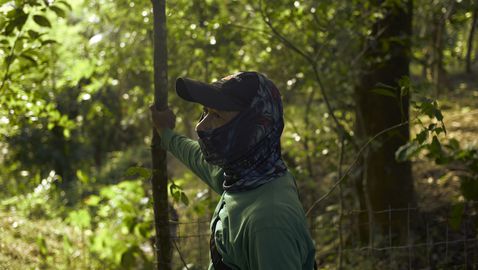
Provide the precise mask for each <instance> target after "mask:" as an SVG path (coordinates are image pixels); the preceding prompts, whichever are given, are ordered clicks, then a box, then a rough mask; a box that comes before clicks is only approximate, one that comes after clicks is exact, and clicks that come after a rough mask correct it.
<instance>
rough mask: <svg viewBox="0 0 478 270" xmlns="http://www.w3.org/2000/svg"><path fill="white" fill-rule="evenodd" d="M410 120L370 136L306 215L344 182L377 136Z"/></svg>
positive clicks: (406, 123)
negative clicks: (340, 175) (346, 167)
mask: <svg viewBox="0 0 478 270" xmlns="http://www.w3.org/2000/svg"><path fill="white" fill-rule="evenodd" d="M408 123H409V121H405V122H402V123H399V124H396V125H393V126H391V127H389V128H386V129H384V130H382V131H380V132H379V133H377V134H375V136H373V137H372V138H370V139H369V140H368V141H367V142H366V143H365V144H364V145H363V146H362V147H361V148H360V150H359V151H358V153H357V155H356V157H355V159H354V161H353V162H352V164H350V166H349V167H348V169H347V171H346V172H345V173H344V175H342V177H340V179H339V180H337V182H335V184H334V185H333V186H332V187H331V188H330V189H329V191H327V193H325V194H324V195H323V196H322V197H320V198H319V199H318V200H316V201H315V202H314V203H313V204H312V206H311V207H310V208H309V210H307V212H306V215H307V216H308V215H309V214H310V212H311V211H312V210H313V209H314V208H315V206H316V205H317V204H318V203H320V202H322V201H323V200H324V199H325V198H327V197H328V196H329V195H330V194H331V193H332V191H334V190H335V188H336V187H337V186H338V185H340V183H342V181H343V180H344V179H345V178H346V177H347V176H348V175H349V174H350V172H351V171H352V169H353V167H354V166H355V164H356V163H357V162H358V161H359V159H360V156H361V155H362V152H363V151H364V150H365V149H366V148H367V147H368V145H369V144H370V143H372V141H374V140H375V139H376V138H378V137H379V136H381V135H383V134H385V133H387V132H389V131H391V130H394V129H396V128H399V127H402V126H404V125H408Z"/></svg>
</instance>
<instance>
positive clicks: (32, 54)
mask: <svg viewBox="0 0 478 270" xmlns="http://www.w3.org/2000/svg"><path fill="white" fill-rule="evenodd" d="M372 2H374V1H359V0H353V1H332V0H324V1H311V0H304V1H289V0H279V1H243V0H233V1H219V0H207V1H198V0H193V1H168V3H167V20H168V24H167V29H168V48H167V49H168V53H169V67H168V69H169V70H168V74H169V86H168V87H169V89H171V91H170V95H169V104H170V105H169V106H170V107H171V108H172V109H173V111H174V112H175V113H176V114H177V117H178V118H177V127H176V130H177V132H179V133H182V134H185V135H187V136H189V137H191V138H194V137H195V136H196V135H195V132H194V126H195V124H196V120H197V119H198V117H199V113H200V110H201V108H199V106H196V105H194V104H191V103H187V102H184V101H183V100H180V99H179V98H178V97H177V96H176V95H175V92H174V90H173V89H174V83H175V78H177V77H180V76H187V77H191V78H195V79H200V80H204V81H208V82H210V81H214V80H216V79H219V78H221V77H222V76H225V75H227V74H230V73H233V72H236V71H239V70H257V71H260V72H263V73H265V74H267V75H268V76H269V77H270V78H271V79H272V80H273V81H274V82H275V83H276V84H277V86H278V88H279V89H280V90H281V94H282V96H283V100H284V105H285V107H284V111H285V120H286V127H285V130H284V133H283V136H282V148H283V156H284V160H285V161H286V163H287V165H288V167H289V168H290V170H292V172H293V173H294V175H295V176H296V178H297V182H298V187H299V190H300V194H301V199H302V202H303V204H304V208H306V210H307V209H309V208H310V207H311V206H312V205H315V204H314V202H316V201H317V199H318V198H319V197H321V196H322V195H323V194H325V193H326V192H327V191H329V190H330V188H331V187H332V186H333V184H334V183H335V181H337V179H338V178H340V177H341V176H342V172H344V171H345V169H344V168H343V167H347V166H348V165H353V164H354V162H355V161H354V160H355V159H356V158H357V154H358V153H361V152H359V150H360V147H361V146H362V145H363V143H365V142H362V141H359V140H358V139H356V134H355V133H356V131H355V128H356V127H355V124H356V121H355V120H356V114H355V113H356V104H355V103H354V102H355V101H354V89H355V88H356V87H357V84H358V81H359V79H360V77H361V76H362V75H363V73H364V70H363V67H364V66H366V65H374V64H378V65H379V64H380V63H382V62H381V61H385V60H386V59H375V60H374V61H376V62H370V61H369V59H364V58H363V57H364V53H365V51H366V50H368V47H367V46H369V45H367V44H371V43H370V42H369V41H370V40H374V38H377V37H376V36H371V33H372V30H371V29H372V27H373V25H374V23H375V22H377V21H378V20H380V19H381V18H383V17H384V16H385V15H386V13H387V12H388V11H387V10H390V9H389V8H390V7H396V6H400V5H405V3H406V2H407V1H402V0H385V1H379V2H383V3H382V4H381V5H379V6H376V5H375V4H373V3H372ZM475 2H476V1H475ZM477 10H478V5H477V4H476V3H474V2H473V1H466V0H465V1H461V0H435V1H426V0H416V1H414V9H413V36H412V39H413V42H412V47H411V56H410V57H411V59H412V62H411V65H410V68H411V75H410V77H406V78H397V82H399V84H400V89H396V88H393V87H392V88H391V87H390V86H387V85H377V86H376V88H375V89H373V92H374V94H376V95H382V96H384V97H386V98H391V99H397V102H398V101H400V98H401V97H403V96H404V95H405V94H408V93H411V99H412V102H411V104H412V106H411V119H410V127H411V131H412V134H413V136H412V140H410V142H409V143H408V144H406V145H404V146H402V147H401V148H400V149H399V151H398V152H396V158H397V160H399V161H405V160H411V161H412V163H413V164H416V163H420V162H425V163H426V164H428V165H427V166H429V167H430V168H440V169H439V170H440V172H441V174H440V175H439V176H437V177H436V178H437V179H442V180H443V179H444V178H446V177H448V178H451V177H452V176H450V173H451V174H453V176H455V175H456V176H457V177H458V179H459V180H458V181H459V187H458V188H457V189H456V190H455V191H454V193H451V194H453V195H450V196H449V197H448V198H447V203H448V204H450V205H451V204H453V203H456V202H460V203H463V202H464V201H466V202H468V201H474V200H477V199H478V184H477V183H478V151H477V143H478V142H477V141H476V139H473V138H474V136H476V132H478V130H477V129H476V128H477V127H476V121H470V122H467V123H466V125H470V124H475V126H474V127H470V131H469V134H471V135H469V136H468V137H467V136H464V137H463V138H464V139H462V138H461V137H459V136H461V135H463V134H462V133H456V132H455V131H456V129H453V127H452V128H450V127H449V126H448V123H446V118H447V113H457V112H458V113H462V114H463V115H466V114H467V113H469V112H470V110H473V109H476V106H478V104H477V103H476V102H475V103H473V102H471V103H470V102H469V100H470V98H474V99H476V97H477V96H478V94H477V93H478V92H477V91H478V90H477V89H476V88H477V87H478V85H477V82H478V81H477V79H476V77H477V76H476V72H477V70H478V66H477V65H476V63H477V59H478V57H477V55H478V49H477V48H478V44H477V43H478V41H477V38H476V35H475V36H473V35H474V34H473V30H472V29H474V27H475V26H476V23H477V22H476V16H477V15H476V13H477ZM0 15H1V16H0V65H1V68H0V161H1V163H0V212H5V213H6V214H2V216H4V215H5V216H10V215H11V216H12V217H15V218H14V219H12V220H14V221H12V223H11V224H10V223H8V224H7V225H8V226H13V225H12V224H13V222H16V221H15V220H16V219H18V220H24V221H22V222H23V223H24V224H26V222H27V221H25V220H28V221H31V222H38V224H41V223H40V222H58V223H55V224H62V226H66V228H67V229H68V230H71V234H65V235H62V236H61V237H60V236H55V237H58V238H59V239H60V240H58V241H57V242H55V241H53V240H52V239H53V238H54V237H53V236H50V235H48V234H46V233H45V234H43V233H40V234H39V236H38V237H35V238H31V239H34V240H31V239H30V238H27V237H25V239H28V241H34V243H33V245H34V246H35V249H36V250H38V252H37V253H35V254H37V256H38V257H39V258H41V259H39V260H38V261H37V260H30V261H28V262H26V264H28V265H27V266H28V267H32V268H34V267H36V266H40V267H46V268H48V266H52V265H64V266H61V267H59V268H61V269H62V267H63V268H65V269H68V267H70V266H71V267H73V268H85V269H86V268H90V267H92V268H102V269H106V268H107V269H117V268H121V269H126V268H135V269H136V268H144V269H150V268H151V267H152V265H153V258H152V254H153V253H152V249H153V245H152V244H151V241H152V236H153V235H154V232H153V225H152V224H153V223H152V222H153V221H152V206H151V194H150V193H151V188H150V186H149V182H148V179H149V177H150V171H149V167H150V156H149V144H150V142H151V124H150V120H149V115H148V113H149V111H148V105H149V104H150V103H151V102H152V101H153V78H152V71H153V51H152V50H153V46H152V42H153V34H152V31H153V27H152V19H153V18H152V7H151V3H150V2H149V1H125V0H117V1H112V0H93V1H72V0H71V1H70V0H14V1H13V0H12V1H6V0H2V1H0ZM473 23H474V24H475V26H473ZM469 40H471V42H470V41H469ZM390 42H392V41H390ZM372 43H373V42H372ZM384 46H385V45H384ZM468 55H469V56H468ZM385 58H387V56H386V55H385ZM367 61H369V62H367ZM467 62H469V65H470V66H471V68H472V70H471V72H472V73H471V74H472V75H470V74H468V73H465V67H466V66H467ZM473 72H474V73H473ZM396 91H398V93H400V94H399V95H398V96H397V95H396V94H395V93H396ZM402 94H403V95H402ZM462 95H464V97H465V98H463V99H461V98H462ZM467 97H468V99H467ZM463 100H468V101H466V102H465V103H466V108H468V110H465V111H463V110H461V109H462V108H461V107H460V106H461V105H460V104H459V103H461V102H464V101H463ZM455 101H457V102H458V105H456V104H455V103H456V102H455ZM442 104H445V105H446V106H445V107H442V106H441V105H442ZM463 106H465V105H463ZM460 110H461V111H460ZM445 123H446V124H447V125H445ZM453 123H454V122H453ZM454 132H455V133H454ZM450 134H451V136H450ZM341 142H343V146H342V144H341ZM371 144H373V142H372V143H371ZM341 153H342V154H341ZM457 167H458V169H457ZM168 172H169V175H170V195H171V196H170V198H171V203H172V206H173V207H172V209H171V216H173V218H179V220H198V219H203V218H204V217H208V215H210V213H211V211H212V210H213V207H214V202H215V200H216V196H215V195H213V194H212V192H211V190H208V189H207V188H206V186H204V185H203V184H201V183H200V181H198V179H197V177H196V176H194V175H193V174H192V173H191V172H189V171H187V170H186V169H185V168H184V167H183V166H182V165H180V164H179V163H178V162H177V161H175V160H173V159H171V160H170V163H169V171H168ZM359 172H360V168H355V169H354V170H353V171H352V172H351V175H352V176H353V175H355V174H358V173H359ZM419 175H420V174H419V173H416V174H415V178H414V180H415V181H416V183H417V184H416V187H417V190H416V192H417V193H419V194H428V193H430V194H428V195H427V196H429V197H433V196H434V195H433V194H432V192H430V190H429V189H426V188H421V186H420V185H419V184H418V183H419V181H420V176H419ZM445 176H446V177H445ZM344 178H345V180H344V181H343V182H341V184H340V193H338V192H336V193H333V194H331V195H330V196H329V197H328V198H327V200H324V201H321V203H320V204H319V205H318V206H317V207H316V208H314V209H313V211H312V212H311V213H312V214H313V215H312V216H309V218H310V222H311V223H312V224H316V223H321V224H322V226H326V227H327V226H329V228H328V229H330V230H327V233H324V234H321V233H314V236H315V237H316V238H317V241H318V242H319V243H324V242H327V243H329V242H334V241H335V240H334V239H332V238H333V237H331V236H330V234H329V232H330V231H332V230H334V228H335V227H334V226H335V225H336V223H337V222H339V221H338V220H339V219H340V218H339V217H340V216H341V212H342V211H343V209H344V208H346V209H356V208H357V205H358V200H359V199H358V195H357V190H356V186H355V184H354V182H353V181H347V177H344ZM443 181H445V180H443ZM423 196H425V195H423ZM464 209H465V208H464V207H461V208H459V210H455V212H453V213H454V214H453V215H452V220H454V222H455V223H454V226H455V227H459V225H457V222H461V217H460V218H458V216H459V214H457V212H456V211H464ZM460 213H461V212H460ZM329 216H331V217H332V218H331V219H330V220H331V223H329V224H327V223H325V224H324V220H327V218H326V217H329ZM5 220H10V219H5ZM47 226H48V225H44V227H47ZM350 226H351V227H352V226H353V224H352V225H350ZM12 228H14V229H16V228H17V227H16V225H15V227H12ZM24 228H26V226H24ZM67 229H65V230H67ZM18 230H22V226H20V227H18ZM474 230H475V231H476V228H474ZM42 232H43V231H42ZM2 233H6V231H3V230H2V229H0V244H1V246H0V253H2V250H4V248H5V245H9V244H12V243H13V242H10V243H9V242H2V240H1V239H2V236H1V234H2ZM329 238H330V239H329ZM4 239H10V238H4ZM55 239H56V238H55ZM60 242H61V243H60ZM59 243H60V244H59ZM75 244H76V245H77V247H79V248H75V247H74V246H75ZM12 245H13V244H12ZM331 245H333V244H331ZM331 245H324V246H323V247H319V248H318V254H319V256H321V257H320V258H318V261H320V262H321V263H322V266H323V267H333V266H334V265H335V260H336V258H335V257H333V256H332V257H331V256H330V252H329V250H328V249H329V248H330V246H331ZM340 245H342V243H341V244H340ZM202 246H203V248H206V246H207V243H204V245H202ZM335 246H337V245H335ZM335 246H334V247H333V248H335ZM333 248H332V249H333ZM58 250H61V252H57V251H58ZM198 252H200V251H199V250H198V249H195V248H194V247H192V246H189V247H187V248H186V249H185V251H184V253H185V254H182V255H184V256H186V257H187V256H189V255H190V256H189V257H191V256H196V255H197V253H198ZM320 254H322V255H320ZM324 254H325V255H324ZM180 255H181V254H180ZM176 256H178V255H176ZM197 256H199V255H197ZM206 256H207V252H206ZM57 257H63V258H65V259H62V260H59V259H58V258H57ZM10 259H11V258H10V257H8V256H7V255H1V254H0V268H2V266H3V264H5V265H6V267H8V266H9V265H10V263H8V261H9V260H10ZM181 259H183V258H181ZM355 260H356V261H359V263H361V264H363V265H368V263H370V261H368V260H367V258H365V257H360V256H358V257H357V258H355ZM178 262H179V259H178ZM7 263H8V264H7ZM21 263H22V262H20V264H21ZM188 263H190V265H189V267H190V269H193V267H198V269H201V268H200V267H204V264H201V263H200V262H188ZM11 265H13V266H12V267H14V266H15V264H11ZM17 266H18V265H17ZM177 267H180V265H179V263H177Z"/></svg>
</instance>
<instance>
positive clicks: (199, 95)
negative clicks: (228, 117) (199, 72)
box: [176, 78, 244, 111]
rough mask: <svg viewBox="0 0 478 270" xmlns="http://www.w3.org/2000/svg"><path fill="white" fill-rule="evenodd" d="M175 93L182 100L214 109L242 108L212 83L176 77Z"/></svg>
mask: <svg viewBox="0 0 478 270" xmlns="http://www.w3.org/2000/svg"><path fill="white" fill-rule="evenodd" d="M176 93H177V94H178V96H180V97H181V98H183V99H184V100H187V101H190V102H195V103H199V104H202V105H203V106H206V107H209V108H213V109H216V110H222V111H240V110H242V109H244V108H243V107H242V106H240V105H239V104H237V102H235V101H234V100H233V99H231V98H230V97H229V96H226V95H224V94H223V93H222V92H221V91H220V89H219V88H217V87H215V86H214V85H212V84H207V83H203V82H200V81H196V80H192V79H188V78H178V79H177V80H176Z"/></svg>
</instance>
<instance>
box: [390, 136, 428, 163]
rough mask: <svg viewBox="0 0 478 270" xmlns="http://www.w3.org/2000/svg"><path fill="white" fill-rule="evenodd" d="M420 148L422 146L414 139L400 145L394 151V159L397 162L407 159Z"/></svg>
mask: <svg viewBox="0 0 478 270" xmlns="http://www.w3.org/2000/svg"><path fill="white" fill-rule="evenodd" d="M421 149H422V146H421V145H419V144H418V143H416V142H415V141H411V142H408V143H407V144H404V145H402V146H400V147H399V148H398V149H397V151H396V152H395V160H397V161H398V162H404V161H407V160H408V159H409V158H410V157H412V156H413V155H415V154H416V153H418V152H419V151H420V150H421Z"/></svg>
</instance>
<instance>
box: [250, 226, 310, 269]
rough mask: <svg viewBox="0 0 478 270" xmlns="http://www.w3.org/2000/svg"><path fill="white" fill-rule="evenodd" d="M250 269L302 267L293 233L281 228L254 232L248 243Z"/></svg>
mask: <svg viewBox="0 0 478 270" xmlns="http://www.w3.org/2000/svg"><path fill="white" fill-rule="evenodd" d="M247 248H248V252H247V254H248V260H249V261H248V265H249V269H255V270H282V269H283V270H290V269H302V263H301V261H302V259H301V252H300V250H299V248H300V247H299V245H298V243H297V242H296V240H295V239H294V238H293V237H292V236H291V234H290V233H289V232H288V231H287V230H285V229H280V228H267V229H261V230H258V231H254V232H252V234H251V235H250V237H249V244H248V247H247Z"/></svg>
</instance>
